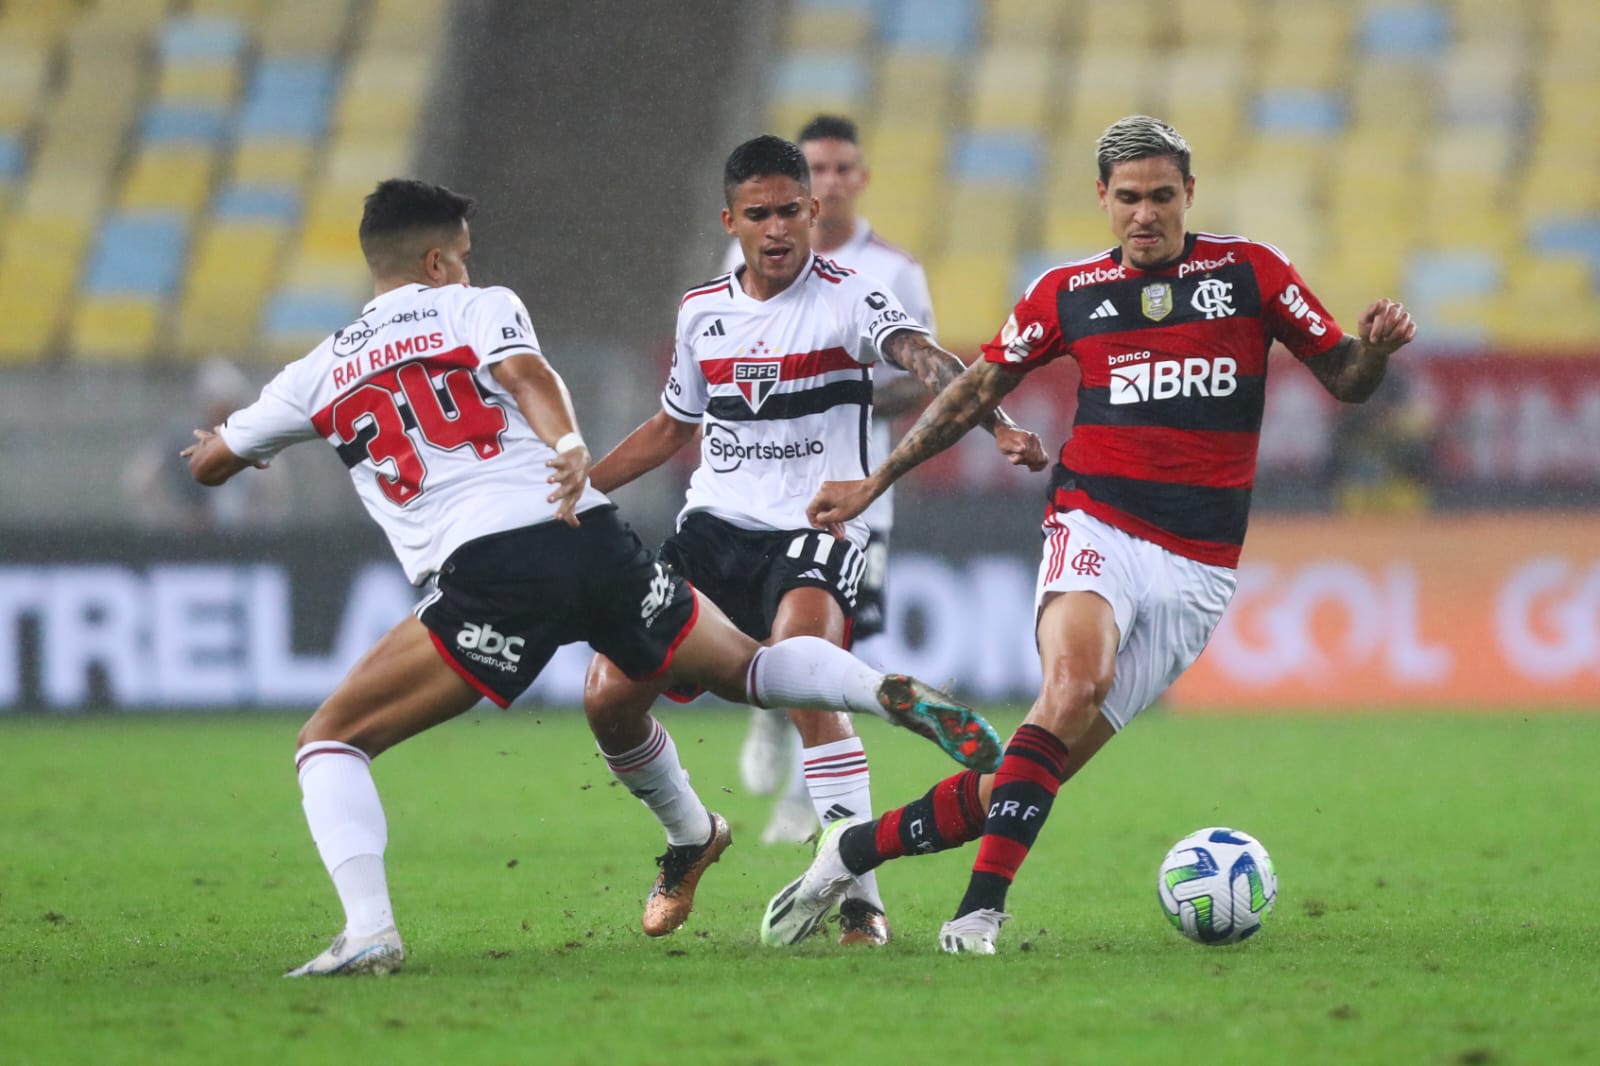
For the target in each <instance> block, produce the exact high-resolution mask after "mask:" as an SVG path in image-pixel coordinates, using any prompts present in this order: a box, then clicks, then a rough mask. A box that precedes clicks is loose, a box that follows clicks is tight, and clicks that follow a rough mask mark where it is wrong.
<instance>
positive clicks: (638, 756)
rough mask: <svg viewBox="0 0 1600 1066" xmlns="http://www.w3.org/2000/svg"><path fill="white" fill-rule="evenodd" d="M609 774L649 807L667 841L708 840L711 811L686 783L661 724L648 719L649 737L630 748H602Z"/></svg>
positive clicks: (699, 842)
mask: <svg viewBox="0 0 1600 1066" xmlns="http://www.w3.org/2000/svg"><path fill="white" fill-rule="evenodd" d="M600 754H601V755H603V756H605V760H606V765H607V766H609V767H610V768H611V775H612V776H613V777H615V778H616V779H617V780H618V781H620V782H622V784H623V786H624V787H625V788H627V790H628V791H629V792H632V793H633V794H634V795H635V796H637V797H638V798H639V802H641V803H643V804H644V805H645V806H646V807H649V808H650V812H651V813H652V814H654V815H655V816H656V821H658V822H660V823H661V827H662V828H663V829H665V830H666V831H667V843H668V844H704V843H705V842H706V841H707V840H708V839H710V833H711V812H710V811H708V810H707V809H706V805H705V804H704V803H702V802H700V797H699V796H697V795H696V794H695V791H694V788H693V787H692V786H690V784H689V772H688V771H687V770H685V769H684V768H683V764H682V763H681V762H679V761H678V746H677V745H676V744H674V743H673V742H672V735H671V734H669V733H668V732H667V731H666V730H665V729H663V728H662V727H661V723H660V722H658V721H656V720H655V719H654V718H652V719H650V737H649V739H648V740H646V741H645V742H644V743H643V744H640V745H639V746H638V747H637V748H634V749H633V750H632V751H625V752H623V753H622V754H620V755H612V754H610V753H608V752H607V751H606V750H605V749H604V748H601V749H600Z"/></svg>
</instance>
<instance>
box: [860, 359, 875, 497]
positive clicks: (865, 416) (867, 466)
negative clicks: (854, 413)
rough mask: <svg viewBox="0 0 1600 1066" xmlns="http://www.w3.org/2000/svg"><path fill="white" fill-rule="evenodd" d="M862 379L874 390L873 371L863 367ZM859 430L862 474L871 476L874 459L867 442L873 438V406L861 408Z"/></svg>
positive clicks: (869, 388)
mask: <svg viewBox="0 0 1600 1066" xmlns="http://www.w3.org/2000/svg"><path fill="white" fill-rule="evenodd" d="M861 380H862V381H864V382H866V383H867V390H868V391H869V392H870V391H871V390H872V371H870V370H868V369H867V368H866V367H862V368H861ZM858 432H859V433H860V435H861V476H862V477H870V476H871V475H872V459H871V457H869V456H868V455H867V443H868V441H869V440H870V439H871V433H872V408H870V407H865V406H863V407H862V408H861V426H860V428H859V431H858Z"/></svg>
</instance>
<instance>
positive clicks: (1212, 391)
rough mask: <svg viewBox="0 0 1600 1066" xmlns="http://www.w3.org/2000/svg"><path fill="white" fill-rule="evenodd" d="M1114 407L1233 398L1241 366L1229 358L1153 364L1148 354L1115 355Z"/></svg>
mask: <svg viewBox="0 0 1600 1066" xmlns="http://www.w3.org/2000/svg"><path fill="white" fill-rule="evenodd" d="M1108 362H1109V365H1110V367H1111V395H1110V402H1111V403H1113V404H1129V403H1146V402H1148V401H1150V400H1170V399H1172V398H1173V397H1175V396H1218V397H1221V396H1232V395H1233V394H1234V392H1235V391H1237V390H1238V388H1239V378H1238V372H1239V364H1238V363H1237V362H1236V361H1235V360H1233V359H1230V358H1229V357H1228V356H1225V355H1224V356H1218V357H1217V358H1216V359H1196V358H1189V359H1181V360H1180V359H1163V360H1160V361H1159V362H1152V361H1151V354H1150V353H1149V352H1148V351H1143V352H1127V353H1126V354H1123V355H1113V356H1112V357H1111V358H1110V360H1109V361H1108Z"/></svg>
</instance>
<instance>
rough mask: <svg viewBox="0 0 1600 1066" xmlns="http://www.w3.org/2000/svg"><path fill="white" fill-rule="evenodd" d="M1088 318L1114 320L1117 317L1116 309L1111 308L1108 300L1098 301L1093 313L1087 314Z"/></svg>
mask: <svg viewBox="0 0 1600 1066" xmlns="http://www.w3.org/2000/svg"><path fill="white" fill-rule="evenodd" d="M1089 317H1090V318H1116V317H1117V309H1116V308H1115V307H1114V306H1112V304H1111V301H1110V300H1101V301H1100V306H1099V307H1096V308H1095V309H1094V310H1093V311H1091V312H1089Z"/></svg>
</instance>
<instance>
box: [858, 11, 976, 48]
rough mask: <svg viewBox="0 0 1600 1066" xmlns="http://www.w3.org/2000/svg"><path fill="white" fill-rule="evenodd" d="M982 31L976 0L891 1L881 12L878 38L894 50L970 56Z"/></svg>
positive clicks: (879, 12) (879, 13) (879, 14)
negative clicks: (918, 50)
mask: <svg viewBox="0 0 1600 1066" xmlns="http://www.w3.org/2000/svg"><path fill="white" fill-rule="evenodd" d="M978 30H979V25H978V4H977V2H976V0H888V2H887V3H885V4H883V5H882V6H881V7H880V8H879V9H878V36H879V38H880V39H881V40H882V41H883V43H884V44H885V45H887V46H889V47H891V48H907V49H921V50H926V51H931V52H946V53H956V52H966V51H968V50H970V49H972V48H973V47H974V46H975V45H976V44H977V40H978Z"/></svg>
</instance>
